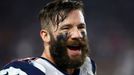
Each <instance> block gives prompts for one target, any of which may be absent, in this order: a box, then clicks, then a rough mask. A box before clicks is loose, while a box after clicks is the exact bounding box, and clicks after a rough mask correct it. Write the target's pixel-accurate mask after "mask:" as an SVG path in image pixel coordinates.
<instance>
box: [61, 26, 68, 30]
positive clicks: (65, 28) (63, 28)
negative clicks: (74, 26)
mask: <svg viewBox="0 0 134 75" xmlns="http://www.w3.org/2000/svg"><path fill="white" fill-rule="evenodd" d="M61 29H62V30H67V29H69V27H62V28H61Z"/></svg>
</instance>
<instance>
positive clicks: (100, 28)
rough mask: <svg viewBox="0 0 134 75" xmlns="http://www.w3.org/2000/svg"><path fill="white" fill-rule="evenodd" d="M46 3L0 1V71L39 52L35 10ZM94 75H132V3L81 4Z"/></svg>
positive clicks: (42, 0)
mask: <svg viewBox="0 0 134 75" xmlns="http://www.w3.org/2000/svg"><path fill="white" fill-rule="evenodd" d="M49 1H50V0H0V69H1V68H2V66H3V65H4V64H6V63H8V62H9V61H11V60H12V59H16V58H23V57H28V56H39V55H41V53H42V50H43V45H42V44H43V43H42V41H41V38H40V35H39V30H40V24H39V20H38V12H39V10H40V9H41V8H42V7H43V6H44V5H45V4H46V3H48V2H49ZM83 2H84V3H85V18H86V23H87V31H88V37H89V39H90V48H91V51H90V56H91V57H92V58H93V59H94V60H95V61H96V64H97V73H98V75H134V72H133V71H134V65H133V63H134V58H133V57H134V39H133V38H134V21H133V20H134V0H83Z"/></svg>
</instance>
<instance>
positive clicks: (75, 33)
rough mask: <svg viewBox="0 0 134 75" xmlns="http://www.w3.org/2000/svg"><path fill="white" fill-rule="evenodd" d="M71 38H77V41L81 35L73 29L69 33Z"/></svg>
mask: <svg viewBox="0 0 134 75" xmlns="http://www.w3.org/2000/svg"><path fill="white" fill-rule="evenodd" d="M71 38H72V39H73V38H77V39H81V38H82V34H81V31H80V30H78V29H73V30H72V31H71Z"/></svg>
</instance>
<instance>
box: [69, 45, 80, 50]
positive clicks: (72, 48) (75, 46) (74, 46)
mask: <svg viewBox="0 0 134 75" xmlns="http://www.w3.org/2000/svg"><path fill="white" fill-rule="evenodd" d="M67 47H68V48H69V49H70V50H74V51H76V50H80V49H81V46H80V45H70V46H67Z"/></svg>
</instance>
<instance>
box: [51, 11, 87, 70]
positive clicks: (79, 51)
mask: <svg viewBox="0 0 134 75" xmlns="http://www.w3.org/2000/svg"><path fill="white" fill-rule="evenodd" d="M50 35H51V43H50V44H51V46H50V54H51V55H52V57H53V58H54V61H55V63H56V64H57V66H59V67H61V68H64V69H66V68H78V67H80V66H81V65H82V64H83V63H84V60H85V57H86V56H87V54H88V44H87V34H86V25H85V21H84V16H83V13H82V11H80V10H73V11H71V12H70V13H69V14H68V16H67V17H66V19H65V20H64V21H63V22H61V23H59V26H58V27H53V28H52V33H50Z"/></svg>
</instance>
